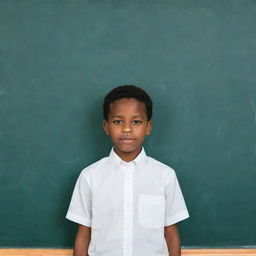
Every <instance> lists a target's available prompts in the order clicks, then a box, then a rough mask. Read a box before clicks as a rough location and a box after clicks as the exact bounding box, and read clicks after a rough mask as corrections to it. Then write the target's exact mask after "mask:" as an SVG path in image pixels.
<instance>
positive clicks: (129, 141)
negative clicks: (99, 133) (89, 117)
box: [103, 98, 152, 161]
mask: <svg viewBox="0 0 256 256" xmlns="http://www.w3.org/2000/svg"><path fill="white" fill-rule="evenodd" d="M109 110H110V111H109V115H108V120H107V121H106V120H104V121H103V128H104V130H105V132H106V134H107V135H109V136H110V137H111V140H112V142H113V144H114V148H115V152H116V153H117V155H118V156H119V157H120V158H121V159H123V160H124V161H131V160H133V159H134V158H136V156H137V155H138V154H139V153H140V151H141V145H142V143H143V141H144V137H145V136H146V135H149V134H150V131H151V127H152V123H151V121H148V119H147V115H146V107H145V105H144V103H142V102H140V101H138V100H136V99H134V98H122V99H119V100H116V101H114V102H113V103H111V104H110V106H109Z"/></svg>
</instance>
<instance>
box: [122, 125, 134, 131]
mask: <svg viewBox="0 0 256 256" xmlns="http://www.w3.org/2000/svg"><path fill="white" fill-rule="evenodd" d="M122 131H123V132H131V131H132V129H131V127H130V126H129V125H124V126H123V129H122Z"/></svg>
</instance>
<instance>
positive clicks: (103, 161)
mask: <svg viewBox="0 0 256 256" xmlns="http://www.w3.org/2000/svg"><path fill="white" fill-rule="evenodd" d="M108 163H109V157H103V158H101V159H100V160H98V161H96V162H94V163H92V164H90V165H88V166H86V167H85V168H84V169H83V170H82V172H81V173H85V172H86V173H92V172H95V171H97V170H100V169H102V167H105V166H106V165H108Z"/></svg>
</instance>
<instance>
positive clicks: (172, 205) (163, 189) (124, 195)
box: [66, 85, 189, 256]
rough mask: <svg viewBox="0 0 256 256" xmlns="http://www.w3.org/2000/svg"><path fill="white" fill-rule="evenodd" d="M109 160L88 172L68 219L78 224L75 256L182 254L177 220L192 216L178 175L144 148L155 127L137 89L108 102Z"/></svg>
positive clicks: (120, 91) (124, 89)
mask: <svg viewBox="0 0 256 256" xmlns="http://www.w3.org/2000/svg"><path fill="white" fill-rule="evenodd" d="M103 107H104V121H103V128H104V130H105V133H106V134H107V135H108V136H110V138H111V140H112V143H113V148H112V150H111V152H110V155H109V157H105V158H103V159H101V160H99V161H98V162H96V163H94V164H92V165H90V166H88V167H87V168H85V169H84V170H83V171H82V172H81V174H80V176H79V178H78V180H77V183H76V185H75V189H74V192H73V196H72V199H71V202H70V206H69V209H68V212H67V216H66V217H67V218H68V219H69V220H72V221H74V222H76V223H78V224H79V226H78V232H77V235H76V239H75V247H74V255H75V256H87V255H89V256H168V255H171V256H180V239H179V233H178V227H177V225H176V223H177V222H179V221H181V220H183V219H186V218H188V217H189V214H188V211H187V208H186V205H185V202H184V199H183V196H182V192H181V190H180V187H179V183H178V181H177V178H176V175H175V172H174V170H173V169H171V168H170V167H168V166H166V165H165V164H163V163H160V162H158V161H157V160H155V159H153V158H151V157H148V156H147V155H146V153H145V151H144V148H143V147H142V143H143V141H144V138H145V136H146V135H149V134H150V131H151V128H152V122H151V116H152V101H151V99H150V97H149V96H148V94H147V93H146V92H145V91H143V90H142V89H140V88H138V87H136V86H132V85H130V86H127V85H125V86H120V87H117V88H115V89H113V90H112V91H111V92H110V93H109V94H108V95H107V96H106V97H105V101H104V106H103Z"/></svg>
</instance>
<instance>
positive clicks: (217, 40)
mask: <svg viewBox="0 0 256 256" xmlns="http://www.w3.org/2000/svg"><path fill="white" fill-rule="evenodd" d="M255 27H256V1H254V0H251V1H250V0H236V1H235V0H234V1H222V0H185V1H184V0H176V1H171V0H163V1H153V0H126V1H125V0H124V1H120V0H109V1H92V0H63V1H57V0H24V1H20V0H8V1H6V0H0V58H1V59H0V220H1V223H0V247H43V248H44V247H45V248H47V247H60V248H68V247H72V245H73V241H74V235H75V232H76V225H75V224H73V223H71V222H69V221H68V220H66V219H65V214H66V211H67V208H68V205H69V201H70V198H71V194H72V191H73V187H74V184H75V181H76V179H77V177H78V175H79V173H80V171H81V170H82V169H83V168H84V167H86V166H88V165H89V164H91V163H93V162H95V161H96V160H99V159H100V158H102V157H104V156H106V155H108V154H109V151H110V148H111V144H110V141H109V140H108V138H107V137H106V136H105V135H104V133H103V131H102V128H101V122H102V114H101V113H102V110H101V105H102V101H103V97H104V96H105V94H106V93H107V92H108V91H109V90H110V89H112V88H113V87H116V86H118V85H123V84H135V85H138V86H141V87H142V88H144V89H145V90H146V91H147V92H148V93H149V94H150V95H151V96H152V99H153V101H154V116H153V124H154V125H153V132H152V135H151V136H150V137H148V138H147V141H146V142H145V145H144V146H145V149H146V152H147V154H148V155H150V156H152V157H154V158H156V159H158V160H160V161H162V162H164V163H166V164H168V165H170V166H171V167H173V168H174V169H175V171H176V173H177V176H178V178H179V181H180V184H181V187H182V190H183V193H184V197H185V199H186V202H187V206H188V209H189V212H190V215H191V218H190V219H188V220H186V221H184V222H183V223H181V224H180V230H181V231H180V232H181V237H182V245H183V246H184V247H236V246H238V247H243V246H256V200H255V193H256V29H255Z"/></svg>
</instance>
